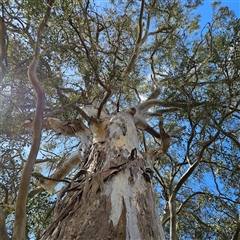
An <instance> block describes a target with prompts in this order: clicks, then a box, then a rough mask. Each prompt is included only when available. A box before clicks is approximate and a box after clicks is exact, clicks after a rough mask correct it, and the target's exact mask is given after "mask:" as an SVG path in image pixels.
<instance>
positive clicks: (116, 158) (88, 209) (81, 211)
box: [43, 113, 165, 240]
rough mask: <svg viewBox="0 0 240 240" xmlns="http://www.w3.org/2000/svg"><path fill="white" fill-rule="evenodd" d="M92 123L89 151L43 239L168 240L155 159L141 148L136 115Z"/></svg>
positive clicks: (64, 194)
mask: <svg viewBox="0 0 240 240" xmlns="http://www.w3.org/2000/svg"><path fill="white" fill-rule="evenodd" d="M90 128H91V131H92V133H93V143H92V145H91V150H90V153H89V156H88V158H87V160H86V162H85V164H84V166H83V170H81V172H80V173H79V175H78V176H77V177H75V178H74V181H73V182H72V183H71V184H70V186H69V187H68V188H66V189H65V190H63V191H62V194H61V195H60V196H59V199H58V201H57V203H56V208H55V215H54V219H53V221H52V224H51V225H50V226H49V228H48V229H47V231H46V232H45V234H44V237H43V239H45V240H46V239H48V240H54V239H61V240H71V239H72V240H73V239H74V240H80V239H84V240H85V239H86V240H88V239H89V240H90V239H101V240H103V239H119V240H122V239H129V240H130V239H131V240H140V239H148V240H151V239H152V240H164V239H165V237H164V234H163V229H162V227H161V223H160V221H159V218H158V213H157V211H156V206H155V198H154V196H155V194H154V191H153V186H152V183H151V171H152V170H151V169H152V162H151V161H150V160H149V159H145V158H144V157H143V156H142V154H141V153H140V152H139V151H137V148H138V134H137V128H136V126H135V123H134V119H133V115H131V114H129V113H118V114H117V115H115V116H113V117H112V118H109V119H107V118H105V119H103V118H101V119H95V120H93V121H91V123H90ZM64 196H65V197H64ZM63 197H64V198H63ZM62 198H63V199H62Z"/></svg>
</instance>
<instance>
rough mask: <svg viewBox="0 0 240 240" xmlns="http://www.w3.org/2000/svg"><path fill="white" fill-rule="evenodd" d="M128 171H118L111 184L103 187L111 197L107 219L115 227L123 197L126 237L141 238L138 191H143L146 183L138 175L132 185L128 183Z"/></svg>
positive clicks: (121, 207) (120, 211)
mask: <svg viewBox="0 0 240 240" xmlns="http://www.w3.org/2000/svg"><path fill="white" fill-rule="evenodd" d="M129 177H130V171H129V170H128V169H127V170H125V171H122V172H119V173H118V174H117V175H116V176H114V178H113V180H112V182H111V184H106V185H105V187H104V190H105V193H106V194H107V195H108V196H110V198H111V206H112V209H111V215H110V217H109V221H112V223H113V226H114V227H116V226H117V224H118V222H119V219H120V216H121V213H122V209H123V204H122V198H123V199H124V202H125V205H126V211H127V216H126V217H127V219H126V225H127V226H126V229H127V233H126V239H141V233H140V229H139V226H138V224H137V223H138V218H137V216H138V214H139V212H140V211H139V206H138V196H139V193H142V192H145V190H146V188H145V187H146V185H145V184H144V180H143V179H142V178H141V177H140V176H138V177H137V178H136V179H135V182H134V184H133V185H132V186H130V184H129V181H128V179H129Z"/></svg>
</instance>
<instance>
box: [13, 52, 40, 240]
mask: <svg viewBox="0 0 240 240" xmlns="http://www.w3.org/2000/svg"><path fill="white" fill-rule="evenodd" d="M38 61H39V59H38V57H34V59H33V61H32V63H31V65H30V67H29V71H28V76H29V79H30V81H31V83H32V85H33V88H34V90H35V92H36V94H37V105H36V113H35V118H34V123H33V140H32V147H31V150H30V153H29V156H28V159H27V162H26V165H25V167H24V169H23V173H22V179H21V183H20V186H19V192H18V196H17V202H16V213H15V225H14V231H13V240H15V239H16V240H17V239H24V238H25V229H26V202H27V196H28V189H29V184H30V178H31V172H32V169H33V166H34V164H35V161H36V157H37V154H38V150H39V146H40V142H41V131H42V118H43V110H44V105H45V103H44V101H45V95H44V91H43V89H42V87H41V86H40V84H39V82H38V79H37V76H36V70H37V66H38Z"/></svg>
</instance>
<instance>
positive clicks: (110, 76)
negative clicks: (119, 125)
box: [0, 0, 240, 239]
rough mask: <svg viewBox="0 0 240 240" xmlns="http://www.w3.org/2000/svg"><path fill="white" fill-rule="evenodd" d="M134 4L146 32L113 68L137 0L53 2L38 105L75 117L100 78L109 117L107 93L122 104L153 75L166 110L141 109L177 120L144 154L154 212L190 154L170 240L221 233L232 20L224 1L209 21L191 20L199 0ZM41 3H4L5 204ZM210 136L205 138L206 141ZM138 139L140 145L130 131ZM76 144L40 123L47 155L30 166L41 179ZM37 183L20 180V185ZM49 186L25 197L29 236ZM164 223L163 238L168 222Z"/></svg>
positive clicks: (233, 191)
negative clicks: (167, 140)
mask: <svg viewBox="0 0 240 240" xmlns="http://www.w3.org/2000/svg"><path fill="white" fill-rule="evenodd" d="M145 2H146V3H145V10H144V14H143V29H144V31H145V29H146V25H147V14H148V11H147V10H149V9H151V22H150V28H149V32H150V33H151V34H149V37H148V39H147V41H146V42H145V43H144V44H143V45H142V46H141V47H140V52H139V56H138V59H137V62H136V63H135V65H134V67H133V69H132V71H131V73H130V74H127V75H125V74H124V71H125V69H126V67H127V65H128V63H129V62H130V59H131V57H132V54H133V51H134V47H135V43H136V41H137V39H138V32H139V24H138V19H139V10H140V1H117V0H116V1H109V3H108V4H105V5H101V4H100V6H99V4H98V3H97V1H81V0H78V1H75V0H74V1H73V0H70V1H56V2H55V5H54V7H53V9H52V14H51V17H50V20H49V22H48V23H47V26H46V31H45V32H43V34H42V36H41V57H40V63H39V67H38V70H37V76H38V78H39V81H40V83H41V85H42V86H43V88H44V91H45V94H46V109H45V112H44V113H45V115H48V114H50V115H51V114H52V115H51V116H53V117H56V118H59V119H62V120H71V119H74V118H81V119H83V116H82V115H81V109H80V108H81V107H82V106H83V105H88V104H89V105H90V104H95V105H97V104H99V102H101V100H102V99H103V96H104V93H105V92H106V89H104V87H103V86H105V87H106V88H107V89H112V90H114V95H113V97H112V98H111V101H109V102H107V108H108V109H109V110H110V112H111V113H113V114H114V113H115V112H116V111H117V102H118V101H119V105H120V106H119V107H120V110H126V109H128V108H129V107H133V106H135V105H137V104H138V103H139V102H140V101H141V98H142V99H143V98H146V97H148V96H149V95H150V93H151V91H152V90H153V89H154V87H155V86H159V85H160V84H163V83H164V84H163V85H164V87H163V89H162V93H161V95H160V96H159V99H160V100H162V101H163V102H164V103H166V106H164V107H162V106H160V107H155V108H154V109H153V108H152V109H150V110H151V111H152V112H153V111H155V112H156V113H158V115H159V116H161V117H162V118H163V122H164V129H165V131H166V132H171V131H174V130H175V129H176V128H178V127H181V126H186V129H185V130H184V131H182V132H180V133H178V134H176V135H175V136H174V137H173V138H172V140H171V146H170V148H169V150H168V152H167V154H166V155H165V156H163V157H161V158H159V159H156V168H158V171H159V173H160V176H158V178H156V179H157V180H156V182H155V184H156V189H157V190H158V194H159V195H158V209H159V211H160V216H162V215H163V210H166V209H167V207H168V203H167V202H168V200H169V199H168V198H169V195H170V192H171V190H173V189H174V188H175V187H176V186H177V184H178V183H179V181H180V179H181V178H182V176H183V175H184V174H185V173H186V171H187V170H188V168H189V167H190V166H191V165H192V164H193V163H194V162H195V161H197V159H198V158H199V156H201V161H200V163H199V165H198V167H197V168H196V169H195V171H193V173H192V174H191V175H190V176H189V178H188V179H187V180H186V181H185V182H184V184H183V185H182V186H181V188H180V189H179V191H178V193H177V196H176V201H175V204H176V210H177V234H178V237H179V239H230V238H231V236H232V235H233V233H234V232H235V230H236V225H237V219H238V214H239V203H240V200H239V196H240V195H239V182H240V175H239V173H240V171H239V157H240V155H239V146H240V144H239V137H240V126H239V118H240V115H239V111H240V110H239V94H240V92H239V89H240V80H239V79H240V76H239V71H240V64H239V62H240V47H239V41H240V20H239V19H237V18H236V16H234V13H233V12H231V11H230V10H229V9H228V8H227V7H222V6H221V4H220V3H218V2H213V3H212V6H213V16H212V21H211V22H210V23H208V24H206V26H205V27H203V28H202V27H201V26H200V16H198V15H195V14H194V10H195V9H196V8H197V7H198V6H199V5H200V4H201V3H202V1H200V0H196V1H190V0H189V1H188V0H187V1H171V0H170V1H167V0H166V1H165V0H164V1H145ZM153 2H155V5H154V6H152V5H151V3H153ZM46 3H47V1H36V0H31V1H30V0H28V1H17V2H12V1H10V2H8V3H7V5H6V9H9V10H8V11H7V12H6V23H7V30H8V37H9V47H8V64H9V70H8V74H7V75H6V77H5V78H4V80H3V82H2V83H1V89H0V104H1V106H0V135H1V143H0V156H1V162H0V164H1V165H0V166H1V167H0V172H1V174H0V182H1V183H2V184H3V185H4V186H6V187H7V189H8V201H7V203H8V204H9V205H13V204H15V200H16V195H17V191H18V186H19V181H20V177H21V171H22V168H23V165H24V163H25V160H26V155H27V152H28V151H29V146H30V145H31V135H32V134H31V131H30V130H27V129H25V128H24V127H23V122H24V121H25V120H26V119H28V118H33V117H34V112H35V105H36V96H35V93H34V91H33V89H32V86H31V84H30V82H29V80H28V76H27V69H28V66H29V64H30V62H31V60H32V56H33V52H34V47H35V40H36V36H37V27H38V25H39V23H40V22H41V21H42V19H43V17H44V14H45V6H46ZM144 31H143V32H144ZM56 112H57V113H56ZM159 116H154V117H152V118H150V119H149V124H150V125H151V126H154V127H156V126H157V125H158V121H159ZM156 129H157V127H156ZM216 134H217V137H216V140H214V141H213V142H212V144H210V145H208V146H207V145H206V144H207V143H208V141H209V140H210V139H212V137H213V136H214V135H216ZM140 141H141V142H140V146H143V143H142V138H141V137H140ZM146 142H147V150H148V151H149V150H153V151H154V150H156V149H157V148H158V147H159V145H160V144H161V142H158V141H156V140H155V139H153V137H152V136H150V135H149V134H146ZM77 145H78V140H77V139H75V138H68V137H63V136H59V135H56V133H54V132H52V131H44V134H43V141H42V145H41V151H40V154H39V156H38V157H39V158H40V159H41V160H49V161H48V162H47V163H46V164H44V163H43V164H42V165H41V167H39V166H37V167H36V169H35V170H38V171H41V172H42V173H43V174H44V175H50V174H51V173H52V172H53V171H54V168H55V167H57V166H58V165H59V164H61V160H62V159H63V158H65V157H66V156H68V155H69V153H71V152H73V150H75V149H76V147H77ZM142 149H143V147H142ZM38 185H39V183H38V182H36V181H35V180H34V181H32V182H31V189H30V190H31V191H32V190H34V189H35V188H36V187H37V186H38ZM54 194H55V192H54V191H53V192H51V193H47V192H44V191H43V192H41V193H39V194H37V195H35V196H31V197H29V201H28V232H29V235H30V236H36V235H37V232H38V229H41V231H42V230H44V229H45V228H46V227H47V225H48V223H49V221H50V219H51V218H48V219H47V220H45V217H46V213H47V211H48V210H49V208H50V207H51V205H52V204H53V197H52V196H53V195H54ZM4 198H5V193H4V191H0V199H4ZM178 210H179V212H178ZM5 211H6V213H7V214H8V218H7V220H8V226H10V225H11V224H12V221H13V211H12V210H11V209H9V208H8V207H7V206H6V207H5ZM164 227H165V233H166V235H167V237H168V234H169V221H168V220H167V221H166V222H164ZM33 238H34V237H33Z"/></svg>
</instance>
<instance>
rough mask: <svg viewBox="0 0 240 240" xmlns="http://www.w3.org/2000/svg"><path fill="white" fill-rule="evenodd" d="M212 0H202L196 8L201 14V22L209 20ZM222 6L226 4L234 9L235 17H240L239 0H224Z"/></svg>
mask: <svg viewBox="0 0 240 240" xmlns="http://www.w3.org/2000/svg"><path fill="white" fill-rule="evenodd" d="M212 2H213V0H204V4H203V5H202V6H200V7H199V8H198V12H199V13H200V14H201V15H202V22H205V23H206V22H208V21H210V20H211V16H212V7H211V3H212ZM222 5H223V6H228V7H229V9H230V10H232V11H234V12H235V14H236V16H237V17H240V0H224V1H222Z"/></svg>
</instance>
